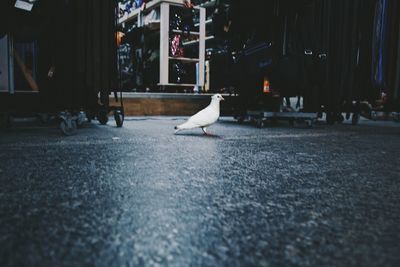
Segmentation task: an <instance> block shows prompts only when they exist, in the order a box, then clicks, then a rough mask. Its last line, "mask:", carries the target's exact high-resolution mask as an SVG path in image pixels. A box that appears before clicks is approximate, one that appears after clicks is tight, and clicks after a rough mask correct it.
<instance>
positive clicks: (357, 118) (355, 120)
mask: <svg viewBox="0 0 400 267" xmlns="http://www.w3.org/2000/svg"><path fill="white" fill-rule="evenodd" d="M359 121H360V114H358V113H353V116H352V117H351V124H353V125H357V124H358V122H359Z"/></svg>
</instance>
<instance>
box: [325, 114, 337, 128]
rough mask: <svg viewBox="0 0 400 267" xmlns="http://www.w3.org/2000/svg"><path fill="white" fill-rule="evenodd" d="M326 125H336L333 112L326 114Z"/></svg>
mask: <svg viewBox="0 0 400 267" xmlns="http://www.w3.org/2000/svg"><path fill="white" fill-rule="evenodd" d="M326 123H327V124H328V125H333V124H334V123H335V119H334V116H333V114H332V113H331V112H328V113H326Z"/></svg>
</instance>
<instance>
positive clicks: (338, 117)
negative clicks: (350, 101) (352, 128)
mask: <svg viewBox="0 0 400 267" xmlns="http://www.w3.org/2000/svg"><path fill="white" fill-rule="evenodd" d="M337 122H338V123H343V122H344V117H343V115H342V114H340V113H339V114H338V115H337Z"/></svg>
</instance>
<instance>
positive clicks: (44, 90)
mask: <svg viewBox="0 0 400 267" xmlns="http://www.w3.org/2000/svg"><path fill="white" fill-rule="evenodd" d="M14 3H15V1H14V0H2V1H1V6H0V7H1V16H0V17H1V22H2V25H3V27H2V28H0V34H1V33H2V32H8V33H10V34H11V35H12V36H13V37H14V39H15V41H18V42H32V41H35V42H36V43H37V46H38V84H39V88H40V96H41V107H42V108H43V109H45V110H46V109H47V110H49V109H57V110H59V109H80V108H96V107H97V106H98V103H101V104H102V105H108V97H109V94H110V92H111V91H113V90H116V89H117V49H116V40H115V31H116V16H115V10H116V4H117V2H116V1H113V0H39V1H38V2H36V3H35V5H34V7H33V9H32V11H31V12H27V11H24V10H20V9H17V8H15V7H14V6H13V5H14ZM3 13H4V14H3ZM5 13H6V14H5ZM3 15H5V16H3ZM3 23H4V24H3ZM50 69H54V75H53V77H51V78H50V77H48V73H49V70H50ZM98 95H100V99H99V98H98Z"/></svg>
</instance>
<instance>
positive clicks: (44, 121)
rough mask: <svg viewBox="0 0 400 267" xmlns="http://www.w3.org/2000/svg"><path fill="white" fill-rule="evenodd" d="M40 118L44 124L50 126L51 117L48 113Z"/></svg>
mask: <svg viewBox="0 0 400 267" xmlns="http://www.w3.org/2000/svg"><path fill="white" fill-rule="evenodd" d="M38 118H39V121H40V122H41V123H42V124H48V123H49V122H50V117H49V115H48V114H47V113H40V114H38Z"/></svg>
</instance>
